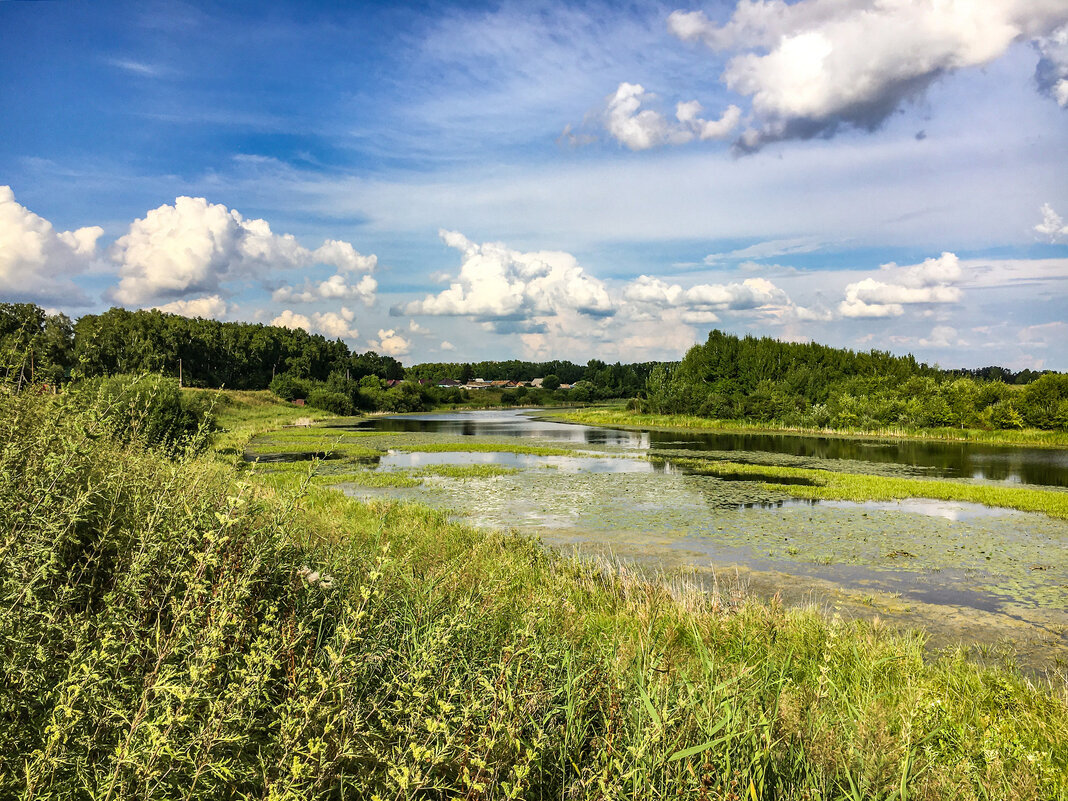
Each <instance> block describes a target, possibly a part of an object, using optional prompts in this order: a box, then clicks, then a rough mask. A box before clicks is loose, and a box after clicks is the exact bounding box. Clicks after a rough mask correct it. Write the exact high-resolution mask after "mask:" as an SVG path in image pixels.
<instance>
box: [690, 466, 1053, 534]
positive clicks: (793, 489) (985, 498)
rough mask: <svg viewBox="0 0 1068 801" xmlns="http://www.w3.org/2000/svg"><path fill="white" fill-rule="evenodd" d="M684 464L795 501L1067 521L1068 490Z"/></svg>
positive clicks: (705, 473)
mask: <svg viewBox="0 0 1068 801" xmlns="http://www.w3.org/2000/svg"><path fill="white" fill-rule="evenodd" d="M679 461H682V462H685V467H686V469H687V470H688V471H690V472H693V473H696V474H698V475H709V476H717V477H721V478H728V479H734V480H738V479H746V478H749V479H750V480H756V481H763V482H764V483H767V484H770V485H771V486H774V487H775V488H776V489H779V490H782V491H783V492H786V493H789V494H790V495H793V496H794V497H796V498H809V499H812V500H835V501H854V502H858V503H859V502H863V501H895V500H904V499H908V498H930V499H932V500H938V501H960V502H963V503H979V504H983V505H985V506H997V507H1002V508H1005V509H1018V510H1020V511H1022V512H1038V513H1040V514H1044V515H1049V516H1050V517H1057V518H1061V519H1068V492H1064V491H1061V490H1041V489H1034V488H1031V487H1003V486H994V485H990V484H974V483H965V482H963V481H954V480H951V479H939V480H930V479H917V478H900V477H894V476H875V475H864V474H859V473H836V472H831V471H829V470H809V469H805V468H799V467H777V466H773V465H752V464H742V463H739V462H715V461H702V460H699V459H688V460H679ZM777 479H778V480H777Z"/></svg>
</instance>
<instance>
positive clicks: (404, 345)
mask: <svg viewBox="0 0 1068 801" xmlns="http://www.w3.org/2000/svg"><path fill="white" fill-rule="evenodd" d="M371 349H372V350H374V351H376V352H378V353H381V354H383V355H384V356H392V357H393V358H397V357H399V356H406V355H408V354H409V353H410V352H411V350H412V343H411V340H408V339H405V338H404V337H403V336H401V335H400V334H398V333H397V332H396V331H395V330H393V329H392V328H388V329H379V331H378V339H372V340H371Z"/></svg>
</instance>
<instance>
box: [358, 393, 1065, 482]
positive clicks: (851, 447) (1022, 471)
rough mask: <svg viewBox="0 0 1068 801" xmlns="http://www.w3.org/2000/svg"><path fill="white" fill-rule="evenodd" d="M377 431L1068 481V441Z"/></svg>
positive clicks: (389, 427)
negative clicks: (1043, 444)
mask: <svg viewBox="0 0 1068 801" xmlns="http://www.w3.org/2000/svg"><path fill="white" fill-rule="evenodd" d="M358 427H359V428H361V429H365V430H366V429H372V430H375V431H394V432H407V433H434V434H449V435H453V436H471V437H485V438H487V439H497V440H500V439H511V438H514V439H539V440H552V441H556V442H560V443H563V444H567V445H571V446H577V447H581V446H582V445H589V446H596V447H604V446H607V447H611V448H619V449H621V450H623V451H627V450H631V451H661V450H663V451H682V450H685V451H705V452H709V451H715V452H726V453H730V452H732V451H733V452H745V453H769V454H785V455H787V456H795V457H802V458H807V459H826V460H850V461H862V462H870V463H875V464H886V465H900V466H901V467H904V468H911V469H913V470H917V471H922V472H923V473H924V474H926V475H930V476H932V477H938V478H972V479H979V480H984V481H990V482H997V483H1009V484H1037V485H1042V486H1055V487H1068V449H1063V448H1062V449H1054V448H1019V447H998V446H993V445H977V444H972V443H958V442H921V441H915V440H908V441H898V442H888V441H881V440H863V439H839V438H835V437H804V436H792V435H785V434H752V433H746V434H730V433H718V432H712V433H707V432H706V433H686V432H675V431H672V432H663V431H628V430H623V429H614V428H601V427H596V426H584V425H576V424H570V423H555V422H552V421H546V420H538V419H535V418H534V417H531V416H530V414H529V413H527V412H525V411H477V412H454V413H444V414H420V415H408V416H405V417H381V418H377V419H374V420H370V421H367V422H365V423H362V424H361V425H360V426H358Z"/></svg>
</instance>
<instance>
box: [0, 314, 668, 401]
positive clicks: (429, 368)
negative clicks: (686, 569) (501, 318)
mask: <svg viewBox="0 0 1068 801" xmlns="http://www.w3.org/2000/svg"><path fill="white" fill-rule="evenodd" d="M0 360H2V361H0V369H3V371H4V374H5V375H7V376H9V377H11V378H12V380H16V381H20V380H21V381H33V382H35V383H49V384H53V385H58V384H62V383H65V382H69V381H71V380H77V379H88V378H96V377H104V376H116V375H139V374H145V373H150V374H158V375H165V376H169V377H172V378H176V379H180V381H181V383H182V385H184V386H186V387H205V388H219V387H227V388H229V389H248V390H262V389H268V388H270V389H272V390H274V391H275V392H276V394H278V395H279V396H281V397H283V398H286V399H287V400H295V399H297V398H302V399H305V400H306V401H307V402H308V403H309V404H310V405H315V406H317V407H319V408H324V409H328V410H330V411H335V412H339V413H351V412H353V411H357V410H383V411H397V412H403V411H419V410H421V409H425V408H429V407H432V406H434V405H437V404H440V403H461V402H465V401H471V400H472V399H473V398H472V396H471V395H468V394H467V393H464V392H463V391H462V390H459V389H455V388H449V389H444V388H438V387H436V386H433V385H435V384H436V383H438V382H439V381H441V380H443V379H446V378H450V379H454V380H457V381H462V382H467V381H469V380H471V379H472V378H475V377H478V378H483V379H485V380H487V381H492V380H499V379H508V380H514V381H531V380H533V379H534V378H548V379H549V381H548V383H549V384H550V385H552V384H553V383H555V384H556V385H557V386H559V384H560V383H564V384H571V385H575V388H574V389H573V390H572V393H573V397H571V396H569V397H568V399H570V400H577V401H591V400H602V399H605V398H629V397H634V396H635V395H637V394H639V393H641V392H642V391H643V390H644V388H645V384H646V381H647V379H648V377H649V374H650V372H651V370H652V368H653V367H655V366H656V364H657V363H644V364H625V365H624V364H614V365H613V364H607V363H605V362H603V361H600V360H596V359H594V360H591V361H590V362H589V363H588V364H586V365H578V364H574V363H573V362H570V361H560V360H554V361H546V362H528V361H520V360H514V359H513V360H507V361H482V362H455V363H439V364H419V365H415V366H412V367H408V368H405V367H404V365H402V364H401V363H400V362H399V361H398V360H397V359H394V358H393V357H391V356H384V355H379V354H377V353H375V352H374V351H368V352H366V353H356V352H353V351H351V350H350V349H349V347H348V346H347V345H346V344H345V343H344V342H342V341H341V340H329V339H327V338H326V337H323V336H321V335H318V334H310V333H308V332H307V331H304V330H303V329H290V328H283V327H280V326H272V325H263V324H260V323H236V322H220V321H218V320H209V319H204V318H187V317H182V316H180V315H176V314H168V313H164V312H161V311H158V310H141V311H129V310H126V309H121V308H113V309H110V310H108V311H106V312H103V313H102V314H87V315H85V316H83V317H81V318H79V319H78V320H77V321H76V322H72V321H71V320H70V318H68V317H67V316H66V315H64V314H48V313H47V312H45V310H44V309H42V308H41V307H39V306H36V305H34V304H29V303H4V304H0ZM402 379H405V380H406V384H404V385H400V386H390V384H392V383H393V382H395V381H399V380H402ZM420 380H422V382H423V383H422V384H420ZM480 392H486V391H485V390H480ZM528 394H529V397H526V398H525V402H528V403H541V402H550V401H552V400H553V399H554V397H555V396H553V395H552V394H551V392H544V391H537V390H527V391H524V392H520V391H519V390H515V391H512V392H507V393H501V392H491V393H489V394H487V395H484V396H481V402H483V403H485V402H492V403H494V404H500V403H504V404H507V403H516V402H519V401H522V400H524V397H525V396H527V395H528ZM556 399H557V400H559V399H560V398H559V397H556Z"/></svg>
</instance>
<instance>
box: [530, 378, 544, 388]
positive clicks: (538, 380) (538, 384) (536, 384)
mask: <svg viewBox="0 0 1068 801" xmlns="http://www.w3.org/2000/svg"><path fill="white" fill-rule="evenodd" d="M544 380H545V379H544V378H535V379H534V380H533V381H531V382H530V385H531V386H532V387H538V389H541V384H542V382H543V381H544Z"/></svg>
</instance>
